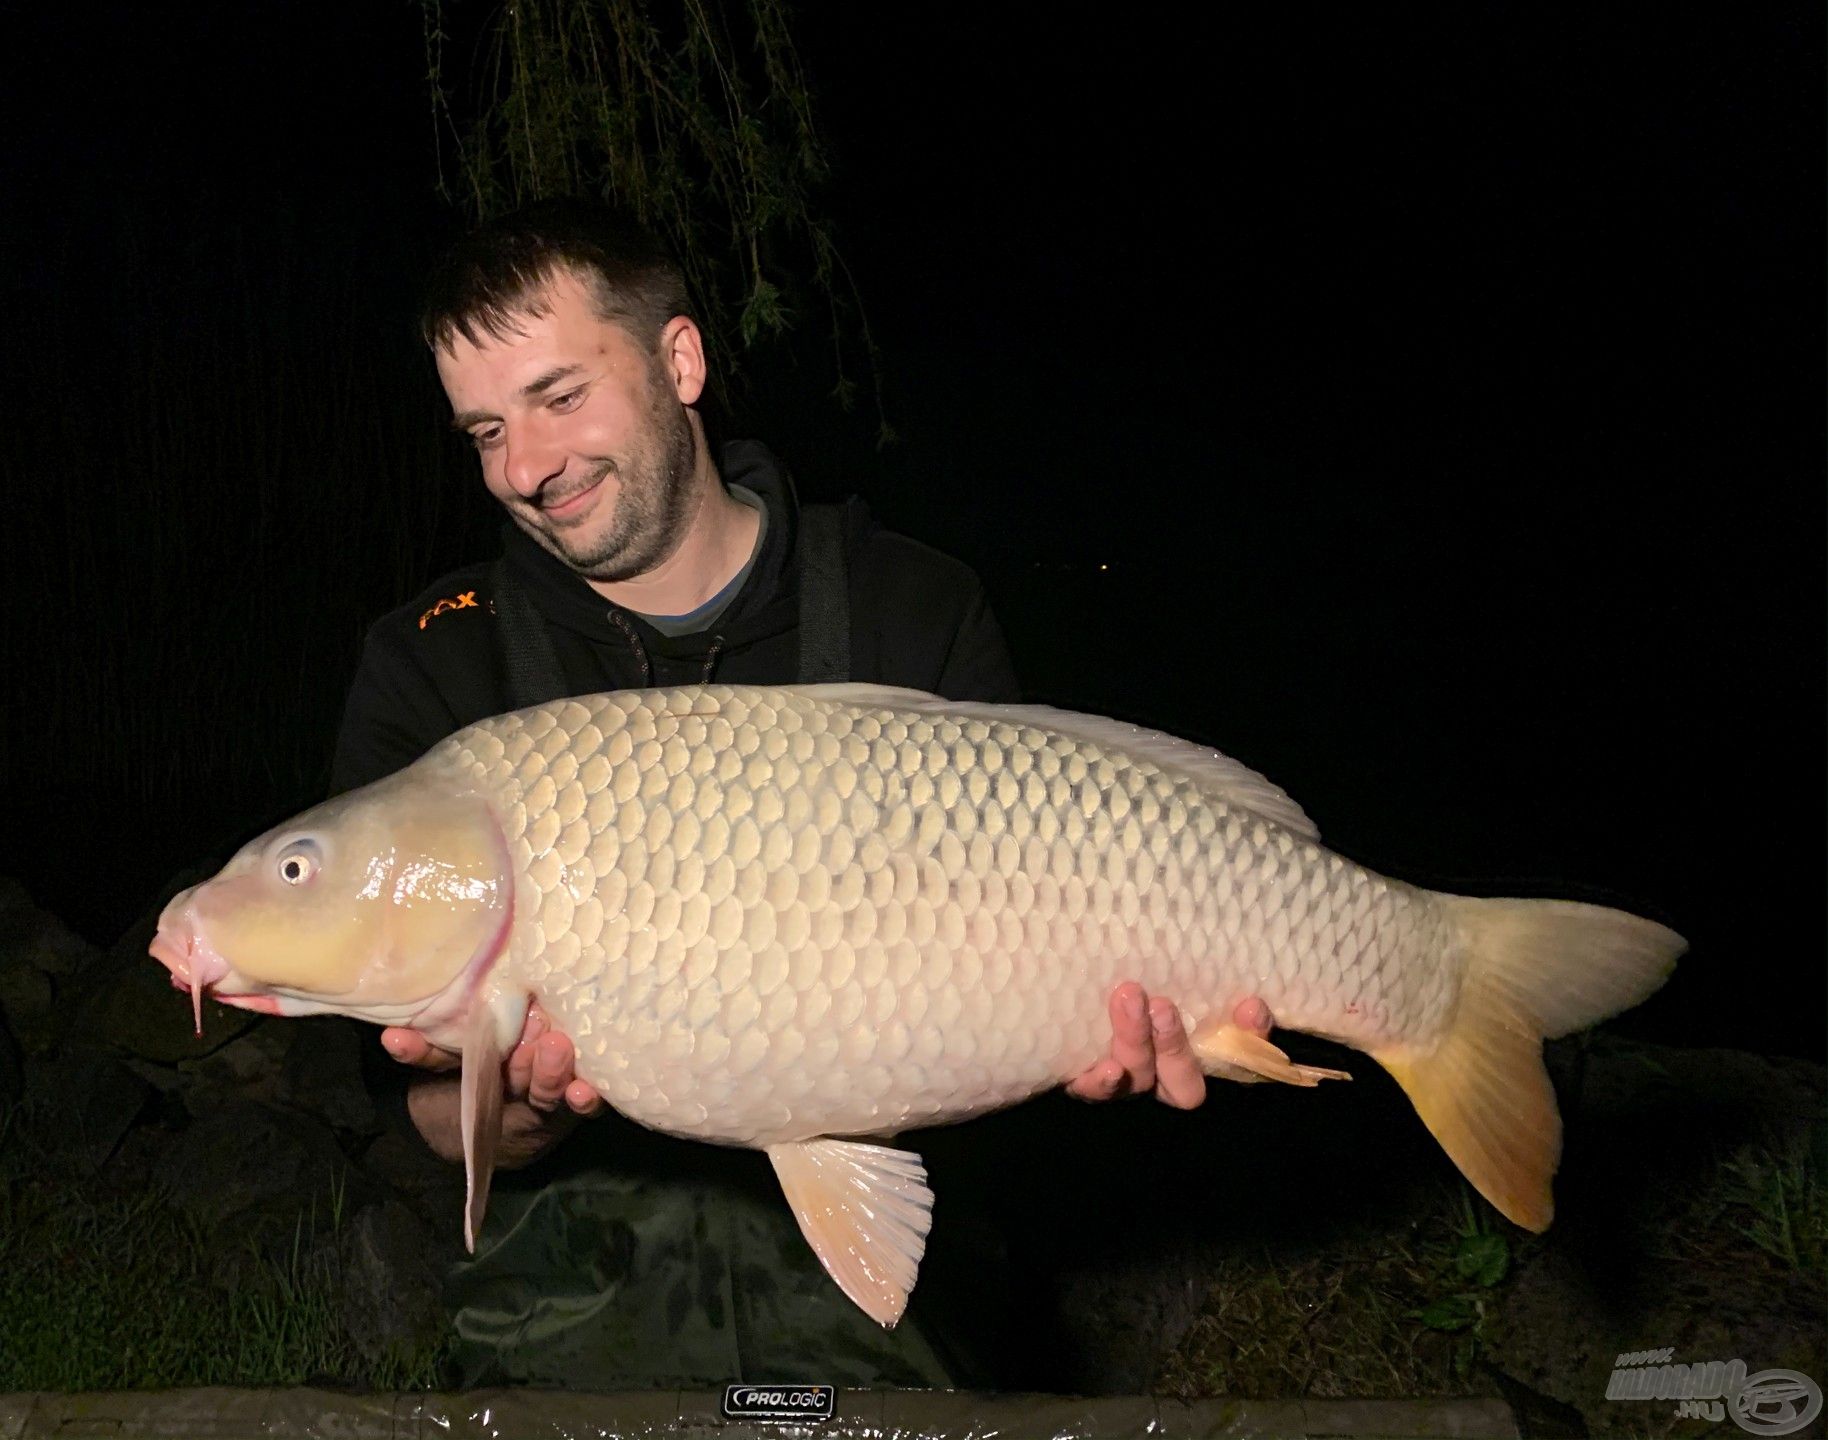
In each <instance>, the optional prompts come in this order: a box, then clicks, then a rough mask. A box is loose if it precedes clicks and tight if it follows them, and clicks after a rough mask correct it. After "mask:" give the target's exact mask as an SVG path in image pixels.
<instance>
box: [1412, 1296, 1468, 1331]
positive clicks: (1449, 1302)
mask: <svg viewBox="0 0 1828 1440" xmlns="http://www.w3.org/2000/svg"><path fill="white" fill-rule="evenodd" d="M1409 1314H1410V1317H1411V1318H1412V1319H1416V1320H1420V1321H1421V1322H1422V1323H1423V1324H1424V1325H1426V1326H1427V1327H1428V1328H1429V1329H1430V1330H1449V1331H1452V1330H1464V1329H1465V1328H1466V1327H1467V1326H1468V1325H1470V1324H1472V1323H1473V1321H1474V1320H1476V1319H1477V1318H1478V1316H1479V1312H1478V1310H1477V1309H1476V1308H1475V1307H1474V1305H1473V1302H1472V1300H1471V1298H1470V1297H1468V1296H1465V1295H1446V1296H1443V1297H1442V1298H1441V1299H1439V1300H1435V1301H1432V1302H1430V1303H1429V1304H1428V1305H1425V1306H1424V1307H1423V1308H1422V1309H1420V1310H1411V1311H1410V1312H1409Z"/></svg>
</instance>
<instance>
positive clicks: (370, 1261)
mask: <svg viewBox="0 0 1828 1440" xmlns="http://www.w3.org/2000/svg"><path fill="white" fill-rule="evenodd" d="M447 1253H448V1247H447V1246H442V1245H440V1244H439V1243H438V1242H437V1241H436V1240H435V1239H434V1238H433V1236H432V1233H431V1231H430V1229H429V1228H428V1227H427V1226H426V1224H425V1222H424V1221H422V1220H421V1219H420V1218H419V1217H418V1216H417V1215H415V1214H413V1212H412V1211H411V1210H410V1209H408V1208H407V1207H406V1206H405V1205H404V1204H402V1203H401V1202H400V1201H398V1200H384V1201H382V1202H381V1203H380V1204H378V1205H369V1206H367V1207H365V1208H364V1209H363V1210H361V1211H360V1212H359V1213H358V1214H357V1215H356V1217H355V1219H354V1221H353V1223H351V1224H350V1225H349V1227H348V1228H347V1230H345V1231H344V1233H343V1236H342V1243H341V1256H342V1262H343V1264H342V1268H343V1323H344V1325H345V1326H346V1327H347V1328H348V1331H349V1335H350V1338H351V1339H352V1340H354V1341H355V1343H356V1344H357V1345H358V1346H360V1347H361V1349H362V1350H363V1351H364V1352H365V1353H367V1354H371V1355H376V1354H387V1353H389V1352H390V1351H392V1352H395V1353H400V1352H407V1351H412V1350H419V1349H428V1348H431V1347H433V1346H435V1345H436V1344H437V1343H438V1341H439V1339H440V1338H441V1337H442V1336H443V1334H444V1332H445V1330H446V1329H447V1328H448V1325H449V1317H448V1316H447V1315H446V1314H445V1310H444V1306H443V1304H442V1302H441V1300H440V1296H441V1294H442V1290H443V1284H444V1262H445V1259H446V1257H447Z"/></svg>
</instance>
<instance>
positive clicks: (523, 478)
mask: <svg viewBox="0 0 1828 1440" xmlns="http://www.w3.org/2000/svg"><path fill="white" fill-rule="evenodd" d="M542 308H544V309H545V311H546V313H545V314H544V315H524V316H522V317H520V319H519V322H518V330H519V332H520V333H518V334H511V335H509V336H508V338H507V339H505V340H497V339H495V338H494V337H493V336H489V335H484V336H483V337H482V341H483V343H482V344H480V345H473V344H471V343H470V342H469V341H468V340H466V339H464V338H463V336H461V335H458V336H456V337H455V339H454V342H453V345H452V348H450V349H448V350H446V349H440V350H439V351H438V352H437V356H438V375H439V378H440V379H441V380H443V382H444V391H445V394H446V395H448V396H449V397H450V401H451V410H452V412H453V417H454V418H453V422H452V423H453V424H455V425H456V426H457V428H459V429H460V430H462V431H464V432H465V433H466V434H468V435H469V436H470V438H471V440H472V441H473V442H474V444H475V446H476V451H477V454H478V455H479V456H480V457H481V459H482V476H483V482H484V483H485V484H486V485H487V486H488V487H489V493H490V494H491V495H493V496H494V497H495V498H496V499H497V500H499V501H501V503H502V504H503V505H504V506H506V507H507V510H508V513H509V514H510V515H511V516H513V517H514V521H515V523H516V524H518V525H519V526H520V527H521V529H523V530H525V531H526V532H527V533H528V534H529V535H531V536H532V537H533V538H534V539H535V540H537V541H539V543H540V544H541V545H544V546H545V547H546V548H547V549H548V550H550V551H551V552H552V553H553V554H554V555H556V556H558V558H559V559H561V560H563V561H564V562H565V563H566V564H567V565H568V566H570V567H571V568H572V569H573V570H575V571H577V572H578V573H579V574H580V575H583V576H584V577H585V578H587V579H591V580H600V581H621V580H629V579H633V578H634V577H636V576H638V575H645V574H647V573H648V572H649V571H651V570H652V569H653V568H654V567H655V566H656V565H658V564H659V563H660V562H661V561H663V560H665V559H666V558H667V557H668V556H669V555H671V554H672V553H673V551H674V550H676V549H677V548H678V546H679V542H680V541H681V540H682V539H683V538H684V536H685V532H686V529H687V528H688V526H689V525H690V523H691V519H692V513H691V511H692V501H693V496H694V487H693V485H692V483H691V482H692V477H693V471H694V467H695V465H696V462H697V458H698V442H697V434H696V432H695V431H694V429H693V427H692V423H691V420H690V418H689V417H688V415H687V412H686V408H685V407H686V405H688V404H690V403H691V402H692V401H693V400H696V399H697V398H698V393H699V390H700V389H701V388H702V376H701V375H694V374H693V373H691V367H690V365H689V364H688V365H687V366H686V367H685V368H684V371H683V372H682V370H681V367H680V366H679V365H678V364H677V363H675V362H676V359H677V355H676V353H675V352H676V350H677V347H676V346H675V345H671V344H669V343H668V342H667V341H666V340H664V339H663V342H662V346H661V352H662V353H661V354H659V355H653V354H650V353H648V352H647V351H646V350H645V349H644V348H643V347H642V346H641V345H639V344H638V343H636V341H635V340H634V339H633V338H632V337H631V336H630V335H629V333H628V332H627V331H626V330H624V329H623V328H622V327H621V326H619V325H616V324H613V323H611V322H610V321H607V320H604V319H602V318H601V317H599V316H598V315H597V313H596V309H595V307H594V305H593V304H592V301H591V296H590V293H589V291H588V290H587V289H586V288H585V287H584V286H583V284H581V283H580V282H579V281H578V280H577V279H576V278H575V277H574V276H573V275H571V274H570V273H569V272H567V271H561V272H560V273H559V274H558V275H557V276H556V277H555V278H554V279H553V280H552V281H551V282H549V283H548V284H547V286H546V288H545V290H544V291H543V292H542ZM688 323H689V322H683V321H675V322H673V326H669V328H668V334H669V335H674V334H676V329H675V327H677V326H680V325H682V324H688ZM690 339H691V340H692V341H693V342H694V343H695V342H696V332H695V331H694V332H692V335H691V337H690Z"/></svg>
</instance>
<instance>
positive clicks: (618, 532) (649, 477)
mask: <svg viewBox="0 0 1828 1440" xmlns="http://www.w3.org/2000/svg"><path fill="white" fill-rule="evenodd" d="M661 378H662V377H659V376H656V377H654V379H655V383H654V384H653V385H652V386H651V387H650V393H651V395H652V402H651V403H650V405H649V406H648V416H647V418H648V422H649V423H648V424H647V425H646V426H645V427H644V430H643V432H642V433H641V434H640V435H638V436H637V437H635V439H633V440H632V441H631V442H630V445H629V453H628V463H627V465H626V467H624V466H621V465H618V464H617V463H616V462H615V461H613V460H602V461H599V462H598V463H597V465H596V466H595V467H594V468H593V469H592V471H591V473H590V484H593V485H594V484H596V483H598V482H599V481H601V480H603V479H604V478H605V477H606V476H608V475H609V474H610V472H611V471H614V472H616V479H617V481H618V484H619V486H620V490H619V493H618V494H617V496H616V512H615V517H614V518H613V519H612V520H611V521H610V526H609V529H608V531H607V532H605V533H604V534H603V535H601V536H599V537H598V538H597V539H596V541H595V542H594V543H592V544H590V545H589V547H588V548H587V549H580V548H577V547H575V546H574V545H572V544H571V543H570V537H569V536H568V534H567V532H566V531H565V530H564V529H562V528H560V529H556V530H546V529H540V530H536V531H534V532H533V536H534V539H536V540H538V541H539V542H540V543H541V544H542V545H544V546H545V547H546V548H547V549H548V550H550V551H551V552H552V553H553V554H554V555H556V556H558V558H559V559H560V560H563V561H564V562H565V564H566V565H567V566H568V567H569V568H570V569H572V570H574V571H576V572H577V573H578V574H579V575H582V576H583V577H584V578H585V579H586V580H595V581H598V582H601V583H607V584H615V583H618V582H620V581H624V580H633V579H635V578H637V577H638V576H642V575H646V574H649V573H651V572H652V571H653V570H654V569H655V568H656V567H657V566H659V565H660V564H662V563H663V562H664V561H665V560H666V559H667V558H668V557H670V556H671V555H672V554H673V552H674V551H676V550H678V548H679V547H680V545H681V544H682V543H684V541H685V537H686V532H687V530H689V529H690V528H691V525H692V519H693V515H694V513H695V510H696V502H697V499H698V497H697V496H696V495H695V494H694V493H693V486H692V476H693V472H694V470H695V469H696V467H697V460H698V446H697V437H696V436H695V435H694V433H693V430H692V422H691V420H690V419H689V418H688V417H687V415H686V409H685V407H684V406H683V405H681V404H680V403H679V401H678V399H677V398H676V397H674V396H673V395H672V393H671V392H670V388H669V387H667V386H666V385H664V384H662V383H659V382H660V380H661ZM584 488H588V487H584Z"/></svg>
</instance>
